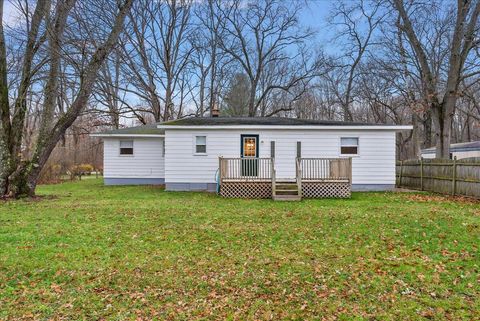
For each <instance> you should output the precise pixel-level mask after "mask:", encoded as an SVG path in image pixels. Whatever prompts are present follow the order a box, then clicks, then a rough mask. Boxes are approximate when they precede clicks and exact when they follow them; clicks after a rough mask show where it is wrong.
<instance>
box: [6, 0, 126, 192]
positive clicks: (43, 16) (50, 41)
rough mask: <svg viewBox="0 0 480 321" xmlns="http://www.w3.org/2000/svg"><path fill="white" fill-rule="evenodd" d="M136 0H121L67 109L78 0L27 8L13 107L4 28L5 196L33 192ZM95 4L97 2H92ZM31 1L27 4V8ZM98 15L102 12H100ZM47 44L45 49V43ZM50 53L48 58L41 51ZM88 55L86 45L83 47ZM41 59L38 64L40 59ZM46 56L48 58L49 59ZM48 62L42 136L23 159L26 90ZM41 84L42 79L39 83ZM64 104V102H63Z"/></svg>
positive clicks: (45, 0) (43, 2)
mask: <svg viewBox="0 0 480 321" xmlns="http://www.w3.org/2000/svg"><path fill="white" fill-rule="evenodd" d="M131 4H132V0H125V1H122V2H121V3H119V5H118V6H117V8H116V9H115V11H116V12H115V13H114V16H113V23H112V24H111V29H110V32H109V33H108V34H107V35H106V39H105V40H104V41H103V42H102V43H101V44H100V45H99V46H97V47H95V48H94V50H93V52H92V54H91V55H89V58H88V59H85V65H83V66H82V74H81V82H80V83H79V84H78V86H77V88H76V91H75V96H74V98H73V99H72V102H71V104H70V106H69V107H68V109H65V110H61V109H60V110H59V113H56V112H55V111H56V108H57V107H59V106H58V105H57V103H58V101H59V100H61V99H62V94H61V92H60V89H61V86H60V85H59V79H60V78H62V77H61V76H62V71H63V70H64V69H62V64H64V63H65V61H66V59H67V58H65V55H64V51H65V47H64V44H65V43H66V39H65V35H66V29H68V27H69V24H68V22H69V18H71V14H72V9H73V8H74V7H75V5H77V3H76V1H75V0H68V1H64V2H58V3H55V4H53V9H51V6H52V3H50V1H49V0H39V1H38V2H37V3H36V6H35V9H34V12H33V14H32V13H31V12H26V14H25V17H26V19H27V20H26V21H28V23H27V24H26V29H25V31H26V35H27V41H26V45H25V46H24V48H23V50H24V54H23V59H22V64H21V71H20V74H21V76H20V79H21V81H20V82H19V87H18V88H17V89H16V90H15V92H16V97H15V100H14V103H13V106H11V105H10V103H9V92H10V88H9V84H8V83H7V74H8V72H9V70H8V69H7V65H8V64H7V53H6V45H5V30H4V28H3V23H2V25H1V27H0V118H1V123H2V125H1V127H0V153H1V155H0V193H1V194H2V195H9V196H20V195H33V194H34V192H35V188H36V184H37V179H38V176H39V173H40V171H41V169H42V168H43V166H44V165H45V163H46V161H47V159H48V157H49V155H50V153H51V152H52V150H53V149H54V147H55V146H56V144H57V142H58V141H59V140H60V139H61V138H62V136H63V135H64V134H65V131H66V130H67V129H68V128H69V127H70V126H71V125H72V124H73V122H74V121H75V119H76V118H77V117H78V116H79V114H80V113H81V112H82V111H83V110H84V108H85V106H86V105H87V102H88V99H89V97H90V93H91V91H92V88H93V85H94V82H95V79H96V76H97V72H98V70H99V69H100V67H101V65H102V63H103V62H104V60H105V59H106V57H107V55H108V54H109V52H110V51H111V50H112V48H113V47H114V46H115V44H116V42H117V39H118V36H119V34H120V32H121V31H122V29H123V22H124V20H125V16H126V14H127V12H128V11H129V9H130V6H131ZM90 5H92V6H96V5H97V4H96V3H90ZM27 7H28V6H26V7H25V8H27ZM0 8H1V9H0V10H1V11H0V16H1V15H2V14H3V1H0ZM97 14H98V12H97ZM43 44H45V51H44V52H42V50H40V48H41V47H42V46H43ZM43 53H44V54H45V59H41V58H40V57H39V55H41V54H43ZM84 53H85V54H87V50H85V51H84ZM39 60H40V61H42V62H41V63H40V64H38V61H39ZM45 61H48V62H47V63H46V62H45ZM44 65H45V72H46V74H45V77H44V79H45V80H44V82H43V104H42V110H41V112H40V125H39V129H38V136H37V139H36V142H35V143H34V146H33V151H32V154H31V157H30V158H29V159H23V158H22V153H21V149H22V142H23V134H24V133H25V132H26V131H25V129H24V126H25V123H26V122H25V118H26V113H27V104H26V97H27V95H26V94H27V92H28V91H29V90H30V89H31V88H32V85H33V84H32V79H33V77H34V76H35V74H36V73H37V72H38V71H39V69H40V68H42V66H44ZM37 85H38V84H37ZM59 108H60V107H59Z"/></svg>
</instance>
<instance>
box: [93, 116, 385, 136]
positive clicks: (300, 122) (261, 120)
mask: <svg viewBox="0 0 480 321" xmlns="http://www.w3.org/2000/svg"><path fill="white" fill-rule="evenodd" d="M158 125H165V126H235V125H250V126H251V125H260V126H262V125H263V126H265V125H266V126H379V125H380V126H394V125H386V124H373V123H361V122H345V121H335V120H308V119H298V118H285V117H189V118H182V119H177V120H171V121H167V122H163V123H154V124H148V125H142V126H135V127H129V128H121V129H114V130H107V131H105V132H102V133H100V134H99V135H163V134H164V133H165V130H164V129H163V128H157V126H158Z"/></svg>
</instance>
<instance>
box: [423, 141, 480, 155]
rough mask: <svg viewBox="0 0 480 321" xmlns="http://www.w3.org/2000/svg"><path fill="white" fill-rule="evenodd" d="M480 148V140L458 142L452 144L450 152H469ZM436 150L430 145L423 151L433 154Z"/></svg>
mask: <svg viewBox="0 0 480 321" xmlns="http://www.w3.org/2000/svg"><path fill="white" fill-rule="evenodd" d="M475 150H480V141H475V142H466V143H457V144H451V145H450V152H467V151H475ZM435 151H436V147H430V148H427V149H423V150H422V153H424V154H433V153H435Z"/></svg>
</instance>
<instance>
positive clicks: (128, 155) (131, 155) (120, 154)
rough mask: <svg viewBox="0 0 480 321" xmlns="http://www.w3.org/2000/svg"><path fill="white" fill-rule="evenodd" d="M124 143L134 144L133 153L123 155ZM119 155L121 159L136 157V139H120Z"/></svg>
mask: <svg viewBox="0 0 480 321" xmlns="http://www.w3.org/2000/svg"><path fill="white" fill-rule="evenodd" d="M122 142H132V153H131V154H122ZM118 155H119V156H121V157H133V156H134V155H135V140H134V139H119V140H118Z"/></svg>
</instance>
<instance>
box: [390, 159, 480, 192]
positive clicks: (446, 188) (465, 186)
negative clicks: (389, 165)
mask: <svg viewBox="0 0 480 321" xmlns="http://www.w3.org/2000/svg"><path fill="white" fill-rule="evenodd" d="M396 172H397V186H398V187H405V188H411V189H418V190H422V191H430V192H436V193H443V194H451V195H463V196H469V197H475V198H480V158H467V159H460V160H457V159H454V160H449V159H420V160H417V159H414V160H406V161H400V162H397V171H396Z"/></svg>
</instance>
